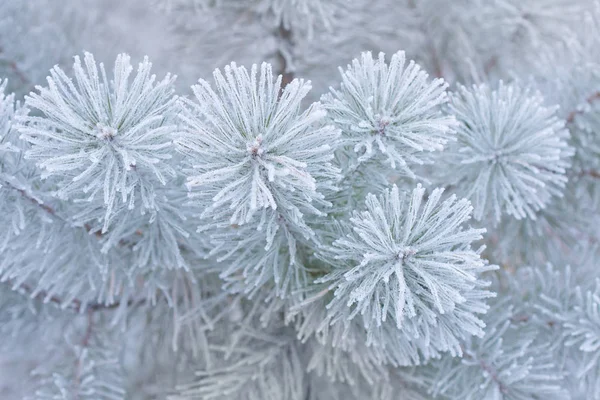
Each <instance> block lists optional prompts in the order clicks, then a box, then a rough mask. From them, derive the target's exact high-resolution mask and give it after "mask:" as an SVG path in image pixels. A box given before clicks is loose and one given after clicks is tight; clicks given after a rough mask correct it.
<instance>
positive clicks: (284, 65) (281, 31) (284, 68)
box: [275, 23, 294, 90]
mask: <svg viewBox="0 0 600 400" xmlns="http://www.w3.org/2000/svg"><path fill="white" fill-rule="evenodd" d="M276 36H277V38H278V39H279V40H280V42H281V44H280V45H284V46H287V47H288V48H291V47H292V46H293V41H292V31H290V30H289V29H286V28H285V27H284V26H283V23H282V24H281V25H279V28H278V29H277V32H276ZM275 56H276V58H277V63H278V64H279V69H278V71H277V74H278V75H281V76H282V80H281V89H282V90H283V89H284V88H285V87H286V86H287V85H288V84H289V83H290V82H291V81H292V80H294V73H293V72H292V71H290V70H289V65H288V62H287V59H286V57H285V54H284V52H283V51H282V50H281V48H279V49H278V50H277V53H276V55H275Z"/></svg>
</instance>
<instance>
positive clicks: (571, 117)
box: [567, 92, 600, 123]
mask: <svg viewBox="0 0 600 400" xmlns="http://www.w3.org/2000/svg"><path fill="white" fill-rule="evenodd" d="M597 99H600V92H595V93H593V94H592V95H590V96H589V97H588V98H586V99H585V101H586V103H588V104H591V103H592V102H593V101H594V100H597ZM582 113H583V111H581V110H573V111H571V112H570V113H569V115H568V116H567V122H568V123H572V122H573V121H575V117H577V115H579V114H582Z"/></svg>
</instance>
